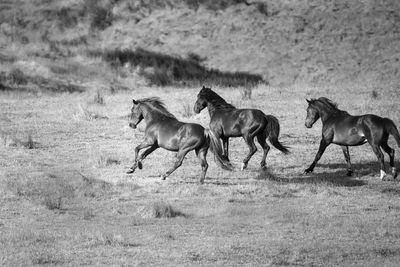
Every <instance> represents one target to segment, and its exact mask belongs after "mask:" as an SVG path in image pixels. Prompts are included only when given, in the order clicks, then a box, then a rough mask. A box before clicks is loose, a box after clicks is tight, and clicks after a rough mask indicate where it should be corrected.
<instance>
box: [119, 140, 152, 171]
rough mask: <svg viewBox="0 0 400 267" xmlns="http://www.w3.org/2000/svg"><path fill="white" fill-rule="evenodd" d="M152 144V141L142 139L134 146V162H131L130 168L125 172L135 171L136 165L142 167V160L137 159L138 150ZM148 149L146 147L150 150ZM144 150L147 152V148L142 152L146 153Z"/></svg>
mask: <svg viewBox="0 0 400 267" xmlns="http://www.w3.org/2000/svg"><path fill="white" fill-rule="evenodd" d="M153 145H154V142H153V141H150V140H144V141H143V142H142V143H141V144H139V145H138V146H137V147H135V162H134V163H133V165H132V167H131V168H130V170H129V171H127V172H126V173H127V174H131V173H133V172H135V170H136V168H137V167H139V169H141V168H142V162H141V161H138V157H139V151H140V150H142V149H143V148H146V147H149V146H153ZM150 149H151V148H150ZM150 149H148V150H150ZM153 151H154V150H153ZM146 152H147V150H146V151H145V152H144V153H146ZM144 153H143V154H144ZM149 154H150V153H149Z"/></svg>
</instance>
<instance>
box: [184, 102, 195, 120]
mask: <svg viewBox="0 0 400 267" xmlns="http://www.w3.org/2000/svg"><path fill="white" fill-rule="evenodd" d="M182 109H183V110H182V116H183V117H184V118H189V117H191V116H192V115H193V108H192V105H191V104H189V103H184V104H182Z"/></svg>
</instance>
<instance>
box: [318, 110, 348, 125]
mask: <svg viewBox="0 0 400 267" xmlns="http://www.w3.org/2000/svg"><path fill="white" fill-rule="evenodd" d="M345 114H348V113H347V112H346V111H343V110H340V109H337V110H323V111H320V112H319V115H320V117H321V121H322V123H325V122H326V121H327V120H329V119H330V118H332V117H335V116H340V115H345Z"/></svg>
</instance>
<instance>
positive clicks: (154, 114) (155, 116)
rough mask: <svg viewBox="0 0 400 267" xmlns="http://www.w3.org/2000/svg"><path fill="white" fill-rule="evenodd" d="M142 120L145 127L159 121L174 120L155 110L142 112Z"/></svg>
mask: <svg viewBox="0 0 400 267" xmlns="http://www.w3.org/2000/svg"><path fill="white" fill-rule="evenodd" d="M143 118H144V121H145V122H146V124H147V125H150V124H152V123H153V122H155V121H160V120H163V121H164V120H174V121H175V120H176V119H175V118H171V117H168V116H166V115H164V114H162V113H161V112H159V111H157V110H150V109H148V108H147V109H145V110H143Z"/></svg>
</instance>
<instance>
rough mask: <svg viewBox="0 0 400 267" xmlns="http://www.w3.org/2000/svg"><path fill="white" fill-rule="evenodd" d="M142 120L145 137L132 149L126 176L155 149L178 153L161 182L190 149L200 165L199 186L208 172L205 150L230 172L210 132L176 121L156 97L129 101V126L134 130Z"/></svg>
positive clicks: (201, 127)
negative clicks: (209, 150)
mask: <svg viewBox="0 0 400 267" xmlns="http://www.w3.org/2000/svg"><path fill="white" fill-rule="evenodd" d="M143 119H144V120H145V122H146V129H145V138H144V140H143V141H142V143H141V144H140V145H138V146H137V147H136V148H135V163H134V164H133V166H132V167H131V169H130V170H129V171H128V172H127V173H128V174H130V173H133V172H134V171H135V170H136V168H137V167H139V169H142V167H143V165H142V160H144V159H145V158H146V157H147V156H148V155H149V154H150V153H152V152H153V151H154V150H156V149H157V148H159V147H162V148H164V149H166V150H169V151H177V152H178V153H177V160H176V162H175V164H174V166H173V167H172V168H170V169H169V170H168V171H167V172H166V173H165V174H163V175H162V176H161V178H162V179H163V180H165V178H166V177H168V176H169V175H170V174H171V173H172V172H173V171H175V170H176V169H177V168H179V167H180V166H181V165H182V161H183V159H184V158H185V156H186V154H187V153H188V152H190V151H191V150H194V151H195V152H196V155H197V157H198V158H199V159H200V162H201V169H202V174H201V177H200V183H203V182H204V179H205V176H206V172H207V169H208V164H207V160H206V156H207V152H208V148H209V147H210V148H211V151H212V152H213V153H214V154H215V159H216V160H217V163H219V164H220V166H221V167H222V168H224V169H228V170H231V169H232V166H231V165H230V163H229V162H227V161H226V160H225V159H223V158H222V146H221V144H220V142H219V140H218V138H217V137H216V136H215V135H214V134H213V133H212V131H210V130H208V129H204V128H203V126H201V125H199V124H196V123H184V122H181V121H179V120H178V119H177V118H176V117H175V116H174V115H172V114H171V113H170V112H169V111H168V110H167V109H166V108H165V105H164V103H163V102H161V100H160V99H159V98H157V97H152V98H144V99H140V100H133V107H132V109H131V116H130V123H129V126H130V127H131V128H133V129H136V126H137V125H138V124H139V123H140V122H141V121H142V120H143ZM147 147H148V149H147V150H145V151H144V152H143V153H142V154H141V155H140V156H139V151H140V150H141V149H143V148H147Z"/></svg>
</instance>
